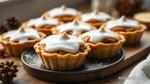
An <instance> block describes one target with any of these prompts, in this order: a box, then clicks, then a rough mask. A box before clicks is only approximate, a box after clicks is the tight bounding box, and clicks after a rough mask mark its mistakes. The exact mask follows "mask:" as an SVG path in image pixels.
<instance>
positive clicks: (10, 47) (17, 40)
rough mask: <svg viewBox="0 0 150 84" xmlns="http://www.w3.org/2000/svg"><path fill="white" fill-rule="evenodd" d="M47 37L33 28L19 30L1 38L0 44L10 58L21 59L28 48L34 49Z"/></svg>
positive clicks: (7, 33) (5, 34)
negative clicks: (37, 43) (34, 46)
mask: <svg viewBox="0 0 150 84" xmlns="http://www.w3.org/2000/svg"><path fill="white" fill-rule="evenodd" d="M45 36H46V35H45V34H44V33H41V32H38V31H36V30H35V29H32V28H25V29H24V28H19V29H17V30H12V31H9V32H6V33H4V34H3V35H2V36H1V37H2V38H1V40H0V43H1V44H2V45H3V46H4V48H5V50H6V53H7V54H9V56H17V57H19V56H20V55H21V54H22V52H23V51H24V50H25V49H26V48H29V47H32V46H33V45H34V44H35V43H36V42H38V41H40V40H41V39H42V38H44V37H45Z"/></svg>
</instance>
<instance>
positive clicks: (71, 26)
mask: <svg viewBox="0 0 150 84" xmlns="http://www.w3.org/2000/svg"><path fill="white" fill-rule="evenodd" d="M56 28H57V30H58V32H59V33H63V32H67V31H72V32H73V33H72V35H75V36H78V35H79V34H81V32H82V31H90V30H92V27H91V26H90V25H89V24H87V23H84V22H76V21H73V22H69V23H66V24H62V25H60V26H57V27H56Z"/></svg>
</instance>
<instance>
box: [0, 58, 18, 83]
mask: <svg viewBox="0 0 150 84" xmlns="http://www.w3.org/2000/svg"><path fill="white" fill-rule="evenodd" d="M17 72H18V69H17V65H14V62H13V61H5V62H1V63H0V80H1V81H2V83H4V84H10V83H11V82H12V81H13V78H14V77H16V76H17V74H16V73H17Z"/></svg>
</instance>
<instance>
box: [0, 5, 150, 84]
mask: <svg viewBox="0 0 150 84" xmlns="http://www.w3.org/2000/svg"><path fill="white" fill-rule="evenodd" d="M75 8H77V9H80V10H81V11H87V10H85V9H89V6H88V5H87V4H79V5H76V6H75ZM149 36H150V31H146V32H145V33H144V35H143V37H142V39H141V43H140V44H137V45H133V46H128V47H124V50H125V52H126V56H125V59H128V58H130V57H131V56H134V58H130V60H128V61H124V62H128V64H130V65H129V66H128V65H125V64H124V67H126V68H123V69H121V70H120V69H118V70H119V71H117V72H116V73H114V74H113V75H110V76H108V77H105V78H101V79H96V80H92V81H87V82H80V83H84V84H90V83H94V84H122V83H123V81H124V79H121V78H124V77H127V76H128V74H129V73H130V71H131V70H132V68H133V67H134V66H135V65H136V64H137V63H139V62H140V61H142V60H143V59H144V58H145V57H146V56H147V54H148V53H149V51H150V46H149V45H150V37H149ZM136 56H137V57H136ZM134 59H137V60H138V61H136V62H135V63H132V61H133V60H134ZM4 60H14V61H15V63H16V64H17V65H18V68H19V72H18V76H17V77H16V78H15V79H14V84H33V83H35V84H53V83H54V82H45V81H41V80H38V79H36V78H34V77H32V76H30V75H29V74H28V73H27V72H26V71H25V70H24V68H23V67H22V63H21V61H20V58H13V57H10V58H6V59H0V61H4ZM131 63H132V64H131ZM119 67H121V66H117V67H115V68H119ZM0 84H1V83H0Z"/></svg>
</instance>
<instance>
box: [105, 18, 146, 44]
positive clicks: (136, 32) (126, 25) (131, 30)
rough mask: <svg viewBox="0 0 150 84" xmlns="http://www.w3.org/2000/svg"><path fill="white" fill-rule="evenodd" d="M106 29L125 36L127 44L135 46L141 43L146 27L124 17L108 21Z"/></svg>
mask: <svg viewBox="0 0 150 84" xmlns="http://www.w3.org/2000/svg"><path fill="white" fill-rule="evenodd" d="M106 28H107V29H110V30H112V31H114V32H117V33H119V34H122V35H124V37H125V39H126V43H125V44H134V43H137V42H139V40H140V38H141V36H142V34H143V32H144V31H145V30H146V26H145V25H143V24H140V23H139V22H138V21H136V20H131V19H128V18H126V17H125V16H122V17H121V18H120V19H116V20H111V21H108V22H107V24H106Z"/></svg>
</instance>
